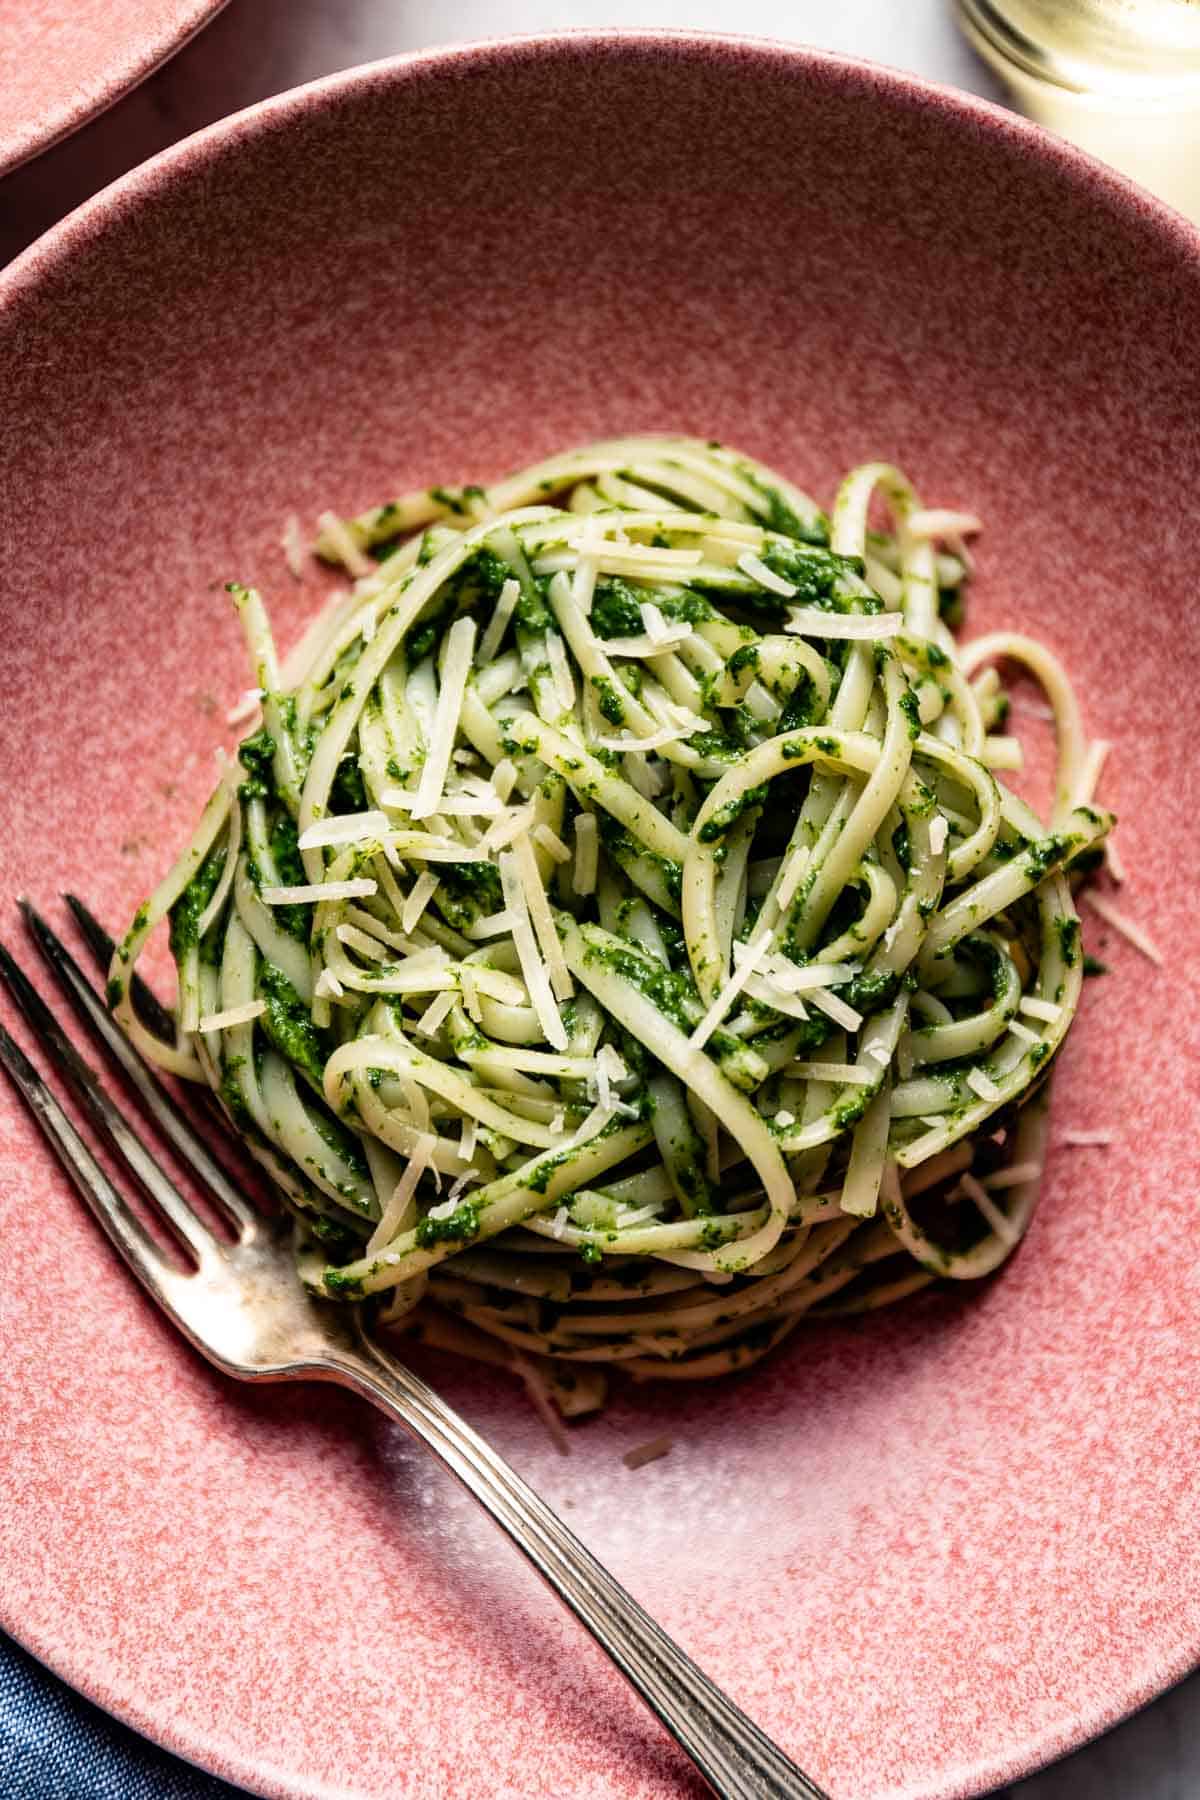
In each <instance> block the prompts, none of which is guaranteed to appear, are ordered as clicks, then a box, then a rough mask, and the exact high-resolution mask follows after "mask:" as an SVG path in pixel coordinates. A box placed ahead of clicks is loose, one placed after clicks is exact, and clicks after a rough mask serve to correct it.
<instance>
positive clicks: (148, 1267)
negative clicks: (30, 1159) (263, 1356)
mask: <svg viewBox="0 0 1200 1800" xmlns="http://www.w3.org/2000/svg"><path fill="white" fill-rule="evenodd" d="M0 1066H2V1067H3V1069H4V1072H5V1074H6V1075H7V1076H8V1077H9V1080H10V1081H11V1082H12V1084H13V1086H14V1087H15V1088H16V1090H17V1092H18V1093H19V1094H20V1096H21V1098H22V1100H23V1101H24V1102H25V1104H26V1106H27V1107H28V1108H29V1110H30V1112H31V1113H32V1114H33V1118H34V1121H35V1123H36V1124H37V1126H38V1128H39V1130H40V1131H41V1133H42V1135H43V1137H45V1139H46V1141H47V1142H48V1143H49V1145H50V1147H51V1149H52V1150H53V1151H54V1153H55V1155H56V1156H57V1157H58V1160H59V1162H60V1163H61V1164H62V1166H63V1168H64V1169H65V1170H66V1172H67V1174H68V1175H69V1176H70V1177H71V1180H72V1181H73V1182H74V1184H75V1186H76V1188H77V1189H78V1190H79V1192H80V1194H81V1195H82V1196H83V1198H84V1200H85V1201H86V1202H87V1205H88V1207H89V1209H90V1210H91V1212H93V1213H94V1214H95V1216H96V1218H97V1220H98V1221H99V1223H100V1226H101V1228H102V1229H103V1231H104V1233H105V1235H106V1236H107V1238H108V1239H109V1241H110V1242H111V1243H112V1244H113V1245H114V1247H115V1248H116V1249H117V1250H118V1251H119V1252H120V1254H121V1256H122V1257H123V1258H124V1259H125V1261H126V1262H127V1263H128V1264H129V1267H130V1268H131V1269H132V1270H133V1272H134V1274H135V1275H136V1276H137V1278H138V1280H139V1281H140V1282H142V1284H143V1285H144V1286H145V1287H147V1288H149V1290H150V1292H151V1293H152V1294H153V1295H154V1297H155V1298H156V1299H157V1300H159V1301H160V1302H161V1303H162V1304H163V1305H164V1306H169V1305H170V1304H171V1300H170V1294H169V1287H170V1283H171V1278H172V1276H173V1275H174V1274H175V1271H174V1270H173V1269H172V1268H171V1266H170V1264H169V1263H168V1262H167V1260H166V1258H165V1257H164V1255H163V1253H162V1251H161V1250H160V1249H159V1247H158V1245H157V1244H156V1243H155V1242H154V1240H153V1238H152V1237H151V1236H150V1234H149V1232H148V1231H147V1230H146V1227H145V1226H144V1225H143V1224H142V1222H141V1220H140V1219H139V1218H138V1216H137V1214H136V1213H135V1212H133V1211H132V1210H131V1209H130V1207H129V1204H128V1202H127V1201H126V1199H125V1197H124V1196H123V1195H122V1194H121V1193H119V1192H118V1190H117V1189H116V1188H115V1187H114V1186H113V1184H112V1182H111V1181H110V1180H109V1178H108V1176H107V1175H106V1174H105V1173H104V1170H103V1169H102V1168H101V1167H100V1164H99V1163H98V1162H97V1161H96V1159H95V1157H94V1156H93V1155H92V1153H91V1151H90V1150H89V1149H88V1147H87V1145H86V1144H85V1143H84V1141H83V1139H82V1138H81V1137H80V1135H79V1133H78V1132H77V1131H76V1129H75V1127H74V1126H73V1125H72V1123H71V1121H70V1119H68V1117H67V1115H66V1113H65V1112H64V1111H63V1109H62V1107H61V1106H60V1105H59V1103H58V1101H57V1100H56V1099H55V1097H54V1094H53V1093H52V1092H51V1090H50V1088H48V1087H47V1086H46V1083H45V1082H44V1081H43V1080H42V1078H41V1076H40V1075H39V1074H38V1072H37V1070H36V1069H35V1068H34V1066H33V1064H32V1063H31V1062H30V1060H29V1058H28V1057H27V1056H26V1054H25V1052H24V1051H23V1050H22V1049H21V1046H20V1045H19V1044H18V1043H17V1041H16V1039H15V1038H13V1037H10V1036H9V1034H8V1032H7V1031H6V1030H5V1029H4V1026H3V1025H0Z"/></svg>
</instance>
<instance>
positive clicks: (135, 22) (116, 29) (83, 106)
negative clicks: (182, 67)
mask: <svg viewBox="0 0 1200 1800" xmlns="http://www.w3.org/2000/svg"><path fill="white" fill-rule="evenodd" d="M224 5H225V0H3V3H0V175H5V174H7V173H8V171H9V170H10V169H15V168H17V167H19V165H20V164H21V163H23V162H28V160H29V158H30V157H31V156H40V155H41V153H42V151H43V150H48V149H49V148H50V146H51V144H56V143H57V142H58V140H59V139H60V138H64V137H69V136H70V134H71V132H73V131H78V129H79V127H80V126H81V125H86V123H87V121H88V120H89V119H92V118H95V116H96V114H97V113H100V112H103V111H104V109H105V107H107V106H111V105H112V104H113V102H114V101H115V100H119V99H120V98H121V96H122V94H127V93H128V92H129V90H130V88H134V87H136V86H137V85H138V82H139V81H144V80H145V79H146V76H147V75H150V74H152V73H153V71H154V70H155V69H157V68H158V66H159V64H160V63H164V62H166V60H167V58H168V57H169V56H174V54H175V52H176V51H177V50H179V49H181V48H182V46H183V45H184V44H186V43H187V41H188V39H189V38H190V37H193V36H194V35H195V33H196V32H197V31H199V30H200V28H201V27H202V26H203V25H206V24H207V23H208V21H209V20H210V19H211V18H212V17H213V15H214V14H215V13H219V12H220V10H221V8H222V7H223V6H224Z"/></svg>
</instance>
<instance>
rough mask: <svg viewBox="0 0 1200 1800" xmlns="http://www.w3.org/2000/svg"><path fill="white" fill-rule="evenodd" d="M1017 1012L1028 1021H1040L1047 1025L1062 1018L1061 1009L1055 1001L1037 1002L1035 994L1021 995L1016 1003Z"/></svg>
mask: <svg viewBox="0 0 1200 1800" xmlns="http://www.w3.org/2000/svg"><path fill="white" fill-rule="evenodd" d="M1017 1011H1018V1012H1023V1013H1024V1014H1025V1016H1026V1018H1028V1019H1042V1020H1043V1021H1044V1022H1045V1023H1046V1024H1047V1025H1053V1024H1055V1023H1057V1021H1058V1020H1059V1019H1061V1018H1062V1007H1061V1006H1060V1005H1059V1004H1058V1002H1057V1001H1056V1000H1039V999H1038V997H1037V995H1036V994H1024V995H1022V997H1021V999H1020V1000H1018V1002H1017Z"/></svg>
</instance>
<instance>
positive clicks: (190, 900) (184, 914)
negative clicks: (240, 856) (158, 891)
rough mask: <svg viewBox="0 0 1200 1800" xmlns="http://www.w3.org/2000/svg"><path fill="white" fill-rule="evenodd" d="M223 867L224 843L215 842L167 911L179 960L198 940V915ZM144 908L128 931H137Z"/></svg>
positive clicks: (210, 896) (212, 891)
mask: <svg viewBox="0 0 1200 1800" xmlns="http://www.w3.org/2000/svg"><path fill="white" fill-rule="evenodd" d="M224 867H225V846H224V844H221V845H219V846H218V847H217V848H216V849H215V850H210V851H209V853H208V855H207V856H206V857H205V859H204V861H203V862H202V863H201V864H200V867H199V868H198V869H197V870H196V873H195V874H194V875H193V876H192V879H191V880H190V881H189V882H188V884H187V886H186V887H185V888H184V890H183V892H182V894H180V896H179V898H178V900H177V901H176V902H175V904H174V906H173V907H172V908H171V912H170V921H171V923H170V943H171V954H172V956H173V957H174V958H175V961H176V962H179V960H180V959H181V957H182V956H183V955H184V953H185V951H188V950H190V949H192V948H193V946H194V945H196V944H198V943H199V941H200V932H199V926H200V918H201V915H202V914H203V912H204V909H205V907H206V906H207V905H208V903H209V901H210V900H211V899H212V897H213V894H214V893H215V891H216V886H217V883H218V881H220V879H221V871H222V869H223V868H224ZM145 921H146V912H145V908H144V907H143V908H140V909H139V912H138V915H137V917H136V918H135V919H134V921H133V926H132V927H131V929H132V930H134V931H138V930H140V929H141V926H142V925H144V924H145Z"/></svg>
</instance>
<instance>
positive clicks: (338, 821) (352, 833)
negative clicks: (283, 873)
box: [297, 812, 391, 850]
mask: <svg viewBox="0 0 1200 1800" xmlns="http://www.w3.org/2000/svg"><path fill="white" fill-rule="evenodd" d="M390 830H391V821H390V820H389V819H388V817H387V815H386V814H385V813H381V812H363V813H341V814H338V815H336V816H335V817H333V818H331V819H318V820H317V822H316V824H315V825H310V826H309V827H308V829H307V831H303V832H301V834H300V838H299V841H298V846H297V847H298V848H299V849H301V850H319V849H321V848H323V847H324V846H325V845H326V844H358V843H362V842H364V841H365V840H366V839H367V838H375V837H382V836H383V834H384V832H386V831H390Z"/></svg>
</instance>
